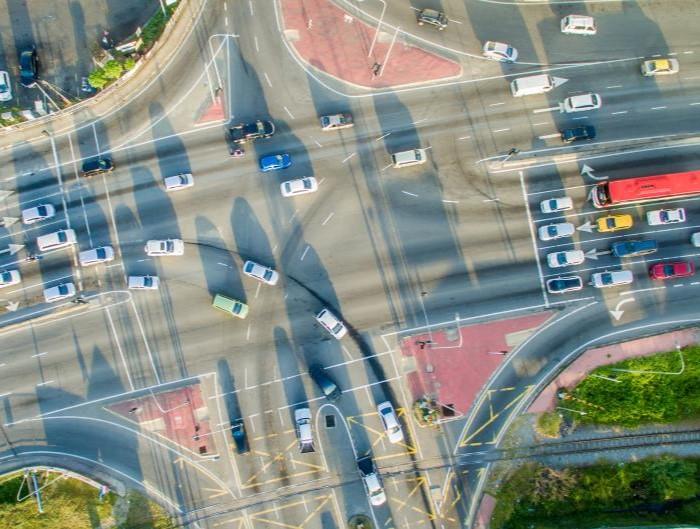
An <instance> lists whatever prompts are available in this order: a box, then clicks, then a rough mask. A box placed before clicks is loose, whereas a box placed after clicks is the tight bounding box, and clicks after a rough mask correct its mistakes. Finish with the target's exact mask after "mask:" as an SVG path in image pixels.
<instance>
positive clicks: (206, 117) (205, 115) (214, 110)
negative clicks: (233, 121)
mask: <svg viewBox="0 0 700 529" xmlns="http://www.w3.org/2000/svg"><path fill="white" fill-rule="evenodd" d="M223 119H224V102H223V101H222V99H221V96H220V95H217V96H216V97H215V98H214V101H213V102H211V103H209V105H208V106H207V107H206V108H205V109H204V111H203V112H202V115H201V116H200V117H199V119H198V120H197V121H196V123H197V124H198V125H204V124H205V123H211V122H214V121H221V120H223Z"/></svg>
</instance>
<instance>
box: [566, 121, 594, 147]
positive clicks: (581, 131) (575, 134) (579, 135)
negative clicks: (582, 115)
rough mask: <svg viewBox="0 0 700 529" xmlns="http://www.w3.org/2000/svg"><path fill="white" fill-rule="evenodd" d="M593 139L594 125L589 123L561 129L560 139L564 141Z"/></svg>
mask: <svg viewBox="0 0 700 529" xmlns="http://www.w3.org/2000/svg"><path fill="white" fill-rule="evenodd" d="M593 139H595V127H592V126H591V125H583V126H581V127H572V128H570V129H564V130H562V131H561V141H563V142H564V143H571V142H574V141H582V140H593Z"/></svg>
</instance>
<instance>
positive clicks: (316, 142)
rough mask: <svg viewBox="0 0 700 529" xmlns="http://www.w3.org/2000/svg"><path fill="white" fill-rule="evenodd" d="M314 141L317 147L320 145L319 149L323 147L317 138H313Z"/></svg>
mask: <svg viewBox="0 0 700 529" xmlns="http://www.w3.org/2000/svg"><path fill="white" fill-rule="evenodd" d="M313 140H314V143H315V144H316V145H318V146H319V147H323V145H321V144H320V143H319V142H318V140H317V139H316V138H313Z"/></svg>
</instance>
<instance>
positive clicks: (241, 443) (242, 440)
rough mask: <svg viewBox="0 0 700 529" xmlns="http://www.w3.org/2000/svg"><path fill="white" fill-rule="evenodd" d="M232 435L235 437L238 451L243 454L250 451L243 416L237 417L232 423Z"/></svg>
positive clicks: (234, 440)
mask: <svg viewBox="0 0 700 529" xmlns="http://www.w3.org/2000/svg"><path fill="white" fill-rule="evenodd" d="M231 437H233V442H234V443H235V444H236V452H238V453H239V454H241V455H243V454H247V453H248V452H250V445H249V444H248V436H247V435H246V433H245V423H244V422H243V418H242V417H239V418H238V419H235V420H234V421H233V422H232V423H231Z"/></svg>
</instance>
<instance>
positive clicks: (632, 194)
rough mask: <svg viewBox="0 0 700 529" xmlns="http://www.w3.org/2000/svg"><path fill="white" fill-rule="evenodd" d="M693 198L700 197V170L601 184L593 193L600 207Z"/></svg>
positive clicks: (595, 204)
mask: <svg viewBox="0 0 700 529" xmlns="http://www.w3.org/2000/svg"><path fill="white" fill-rule="evenodd" d="M691 195H700V171H687V172H685V173H671V174H660V175H654V176H641V177H639V178H625V179H624V180H614V181H612V182H605V183H602V184H598V185H596V186H595V187H594V188H593V189H592V190H591V200H592V201H593V205H594V206H595V207H597V208H604V207H607V206H615V205H618V204H633V203H635V202H647V201H650V200H663V199H664V198H673V197H687V196H691Z"/></svg>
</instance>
